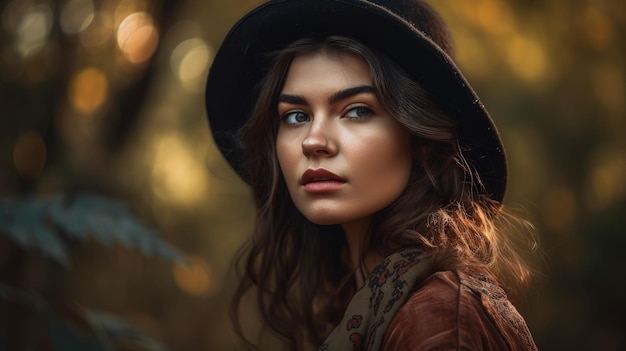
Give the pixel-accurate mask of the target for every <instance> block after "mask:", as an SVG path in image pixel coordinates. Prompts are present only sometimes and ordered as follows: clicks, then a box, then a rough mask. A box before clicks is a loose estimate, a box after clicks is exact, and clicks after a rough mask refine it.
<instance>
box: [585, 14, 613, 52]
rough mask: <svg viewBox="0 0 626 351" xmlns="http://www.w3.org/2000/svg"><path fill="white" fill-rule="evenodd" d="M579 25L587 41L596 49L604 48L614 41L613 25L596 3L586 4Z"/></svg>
mask: <svg viewBox="0 0 626 351" xmlns="http://www.w3.org/2000/svg"><path fill="white" fill-rule="evenodd" d="M581 27H582V28H583V30H584V34H585V36H586V38H587V41H588V42H589V44H590V45H591V47H593V48H594V49H595V50H597V51H603V50H606V49H607V48H608V47H609V46H610V45H611V44H612V43H613V41H614V36H615V34H614V29H613V25H612V24H611V21H610V20H609V18H608V17H607V15H606V14H605V13H604V12H603V11H602V10H601V9H600V8H599V7H597V6H596V5H592V4H589V5H587V8H586V9H585V10H584V12H583V16H582V23H581Z"/></svg>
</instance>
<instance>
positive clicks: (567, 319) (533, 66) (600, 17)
mask: <svg viewBox="0 0 626 351" xmlns="http://www.w3.org/2000/svg"><path fill="white" fill-rule="evenodd" d="M261 2H262V1H261V0H232V1H222V0H180V1H166V0H160V1H158V0H154V1H149V0H12V1H6V0H5V1H4V2H1V3H0V14H1V16H2V17H1V21H2V23H1V26H0V43H1V44H0V198H6V199H12V200H11V201H13V203H21V204H24V205H25V204H26V203H28V201H29V200H28V199H29V196H37V197H39V198H41V197H43V198H46V197H48V198H49V196H51V194H59V193H67V194H75V193H76V194H78V193H80V194H100V195H103V196H107V197H109V198H115V199H119V200H120V201H122V202H124V203H127V204H128V206H129V208H130V209H132V211H133V212H134V213H136V214H137V215H138V216H139V218H140V219H141V222H145V223H148V226H149V227H152V228H155V229H156V232H158V233H159V235H160V237H161V238H162V240H164V241H165V242H167V243H169V244H170V245H174V246H175V247H177V248H179V249H180V250H181V251H182V252H184V256H185V261H186V264H185V265H181V264H174V265H173V266H172V265H169V264H168V265H164V264H161V263H158V262H155V261H154V260H148V259H147V258H144V257H143V256H141V255H133V254H130V253H129V252H128V250H125V249H123V248H122V247H121V245H117V246H112V247H103V246H102V245H81V246H80V247H79V248H78V249H77V250H73V251H72V255H71V262H72V266H71V269H70V270H65V269H62V265H58V264H56V263H52V262H54V259H53V260H49V259H44V257H41V258H37V259H35V258H34V257H32V260H33V261H29V263H28V264H27V265H25V266H23V267H22V269H20V270H19V271H16V272H14V273H13V274H14V276H15V277H21V278H22V279H26V278H27V277H31V278H28V279H31V280H32V276H33V274H34V273H33V272H37V271H38V270H41V269H44V268H45V269H44V270H50V271H54V272H57V273H55V274H54V276H55V277H58V279H57V280H56V281H58V286H57V287H55V288H54V289H51V291H56V292H57V293H59V294H62V295H63V296H62V297H63V300H66V301H77V303H78V304H79V305H82V306H87V307H88V308H89V309H90V310H103V311H107V312H110V313H113V314H115V315H119V316H121V317H123V319H124V320H127V321H129V322H130V323H132V325H136V326H137V327H139V328H140V329H141V330H145V331H146V332H147V333H148V335H150V336H151V337H152V338H154V339H155V340H158V341H159V342H162V343H163V345H166V346H167V347H168V348H171V349H174V350H181V351H182V350H197V349H199V348H202V349H218V350H237V349H239V347H238V343H237V341H236V340H235V339H234V336H233V333H232V331H231V330H230V327H229V324H228V321H227V311H226V307H225V306H226V303H225V302H226V301H228V300H229V298H230V296H231V293H232V288H233V280H232V277H231V275H232V273H231V271H230V266H229V264H230V260H231V258H232V256H233V254H234V252H235V250H236V249H237V247H238V246H239V245H240V244H241V243H242V241H243V240H244V238H245V237H246V236H247V235H248V233H249V230H250V227H251V226H252V220H253V218H254V210H253V207H252V204H251V201H250V197H249V193H248V190H247V189H246V187H245V185H244V184H243V183H242V182H241V181H240V180H239V179H237V177H236V176H235V175H234V173H233V172H232V170H231V169H230V168H229V167H228V165H226V164H225V162H224V161H223V159H222V157H221V156H220V155H219V153H218V152H217V150H216V148H215V146H214V145H213V143H212V140H211V137H210V133H209V129H208V128H207V127H208V126H207V122H206V116H205V112H204V102H203V84H204V80H205V78H206V73H207V69H208V67H209V66H210V62H211V59H212V56H213V54H214V52H215V48H217V47H218V45H219V43H220V41H221V40H222V38H223V37H224V36H225V35H226V33H227V31H228V29H229V28H230V26H232V24H234V23H235V21H236V20H237V19H238V18H239V17H240V16H241V15H243V14H244V13H245V12H246V11H247V10H249V9H251V8H252V7H253V6H255V5H257V4H259V3H261ZM431 3H432V4H433V6H435V7H436V8H437V9H438V10H440V12H441V14H442V16H443V17H444V19H446V20H447V21H448V23H449V24H450V28H451V30H452V33H453V36H454V38H455V41H456V48H457V50H456V51H457V62H458V64H459V66H460V68H461V69H462V71H463V72H464V73H465V75H466V76H467V78H468V80H469V81H470V82H471V83H472V85H473V87H474V88H475V89H476V90H477V92H478V94H479V95H480V96H481V98H482V100H483V103H484V104H485V105H486V106H487V108H488V110H489V111H490V113H491V114H492V116H493V117H494V119H495V120H496V123H497V125H498V126H499V130H500V132H501V133H502V136H503V139H504V144H505V147H506V149H507V154H508V157H509V168H510V182H509V188H508V189H509V190H508V193H507V196H506V199H505V204H506V205H507V206H508V207H510V208H513V209H515V210H518V209H519V211H520V212H522V213H523V214H524V216H526V217H528V218H529V219H530V220H531V221H532V222H533V223H534V224H535V225H536V227H537V229H538V233H539V235H540V241H541V245H540V246H541V249H542V251H543V253H544V254H543V256H542V257H539V258H538V259H537V262H536V267H537V270H538V271H539V274H538V279H537V280H536V282H535V285H534V288H533V289H532V290H531V292H530V293H529V294H528V296H527V298H526V300H525V301H523V302H522V303H521V304H520V305H519V306H518V307H519V308H520V310H521V311H522V313H523V314H524V316H525V317H526V318H527V321H528V324H529V326H530V328H531V330H532V331H533V334H534V336H535V338H536V341H537V344H538V346H539V348H540V349H549V350H550V349H568V350H622V349H626V336H625V335H624V333H623V331H624V330H626V323H625V322H624V319H623V316H624V314H625V313H626V299H625V298H624V296H626V273H624V270H623V269H621V268H622V267H623V266H624V264H626V259H625V258H624V255H623V254H622V253H621V250H620V248H622V247H624V246H626V235H624V234H626V233H625V232H624V228H625V225H626V223H624V213H626V113H625V110H626V99H625V97H626V72H625V70H626V67H625V66H624V62H626V58H625V53H626V47H624V46H625V44H626V40H624V39H625V38H624V33H626V31H625V28H624V27H625V25H626V3H625V2H623V1H611V0H580V1H569V2H554V1H553V2H540V1H536V0H530V1H529V0H463V1H458V0H439V1H431ZM33 204H34V203H33ZM40 205H41V206H43V204H40ZM75 210H77V211H78V212H76V214H77V215H78V214H79V213H81V211H82V212H83V213H85V212H90V211H89V210H87V209H84V210H83V209H81V210H78V209H75ZM94 210H96V208H94ZM41 211H43V208H41ZM65 211H66V212H64V215H65V217H63V218H65V219H66V220H67V222H65V223H66V224H70V225H77V226H79V225H80V226H82V227H81V228H80V229H81V230H84V229H88V228H92V227H93V226H91V225H90V224H88V222H84V221H83V222H74V221H73V220H71V218H72V216H73V215H70V213H74V212H72V211H68V210H67V208H66V209H65ZM105 212H106V211H105ZM34 213H35V212H33V214H32V215H34ZM81 218H83V219H84V217H81ZM107 218H108V217H107ZM61 222H63V221H61ZM114 223H115V225H116V226H117V225H119V224H121V223H120V222H117V221H111V222H109V224H110V225H113V224H114ZM127 224H128V223H127ZM29 225H31V226H35V227H38V228H39V229H41V228H45V226H44V224H42V223H40V222H36V221H35V222H34V223H32V224H29ZM77 229H78V228H77ZM102 229H104V227H103V228H102ZM42 233H44V232H43V231H41V232H40V235H44V234H42ZM81 233H87V232H86V231H81ZM97 235H98V233H97V232H95V231H93V230H92V231H91V237H92V238H94V239H96V240H97V238H98V236H97ZM52 238H53V236H51V235H50V233H48V235H47V236H45V237H41V238H40V239H42V240H48V241H49V242H55V241H54V239H52ZM108 238H111V240H113V237H108ZM120 243H125V242H124V241H121V242H120ZM133 243H137V242H133ZM58 245H59V244H58V243H57V246H56V248H55V246H52V245H51V246H46V247H45V248H43V249H44V251H43V252H46V253H47V255H48V257H53V258H54V257H56V258H57V260H62V258H60V257H63V251H62V250H59V246H58ZM7 247H8V246H7V245H6V243H4V244H0V266H1V265H3V264H6V260H7V258H6V257H8V256H9V253H10V252H9V251H7V250H8V249H7ZM29 247H31V246H29ZM134 247H137V245H136V244H135V245H134ZM33 267H38V268H37V269H35V268H33ZM42 267H43V268H42ZM29 272H30V273H29ZM46 274H50V273H46ZM35 276H37V275H36V274H35ZM44 276H45V274H44ZM28 279H27V280H28ZM35 281H36V280H35ZM5 312H6V311H5V310H3V311H2V313H3V315H2V316H1V318H2V320H3V323H6V317H5V316H4V313H5ZM255 320H256V319H255V315H254V313H252V312H251V315H250V325H249V327H250V328H252V329H254V328H255V323H256V322H255ZM29 330H30V329H29Z"/></svg>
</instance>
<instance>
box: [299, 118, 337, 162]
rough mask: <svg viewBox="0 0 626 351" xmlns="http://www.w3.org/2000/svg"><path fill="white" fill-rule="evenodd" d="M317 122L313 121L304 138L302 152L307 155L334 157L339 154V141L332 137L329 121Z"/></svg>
mask: <svg viewBox="0 0 626 351" xmlns="http://www.w3.org/2000/svg"><path fill="white" fill-rule="evenodd" d="M318 121H319V120H318ZM316 122H317V121H316ZM316 122H313V123H311V125H310V128H309V130H308V133H307V134H306V136H305V137H304V139H303V140H302V153H304V155H305V156H307V157H332V156H334V155H335V154H337V143H336V142H335V140H334V138H333V137H332V131H331V127H330V126H329V125H328V124H327V123H322V122H318V123H316Z"/></svg>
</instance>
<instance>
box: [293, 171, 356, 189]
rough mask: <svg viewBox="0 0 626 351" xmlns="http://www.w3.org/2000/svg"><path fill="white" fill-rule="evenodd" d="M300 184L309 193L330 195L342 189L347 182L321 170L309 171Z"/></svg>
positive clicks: (303, 175) (305, 173)
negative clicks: (329, 193)
mask: <svg viewBox="0 0 626 351" xmlns="http://www.w3.org/2000/svg"><path fill="white" fill-rule="evenodd" d="M300 183H301V184H302V185H303V186H304V190H305V191H306V192H308V193H328V192H332V191H335V190H338V189H339V188H341V187H342V186H343V185H344V184H345V183H346V180H345V179H344V178H342V177H340V176H338V175H336V174H335V173H333V172H331V171H328V170H325V169H323V168H320V169H307V170H306V171H305V172H304V174H302V179H301V181H300Z"/></svg>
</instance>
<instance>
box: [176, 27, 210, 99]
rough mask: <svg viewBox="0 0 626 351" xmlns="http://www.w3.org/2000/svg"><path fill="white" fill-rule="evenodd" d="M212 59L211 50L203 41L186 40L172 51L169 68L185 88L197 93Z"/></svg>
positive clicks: (202, 85)
mask: <svg viewBox="0 0 626 351" xmlns="http://www.w3.org/2000/svg"><path fill="white" fill-rule="evenodd" d="M212 58H213V49H212V48H211V47H209V46H208V44H207V43H206V42H205V41H204V40H202V39H198V38H192V39H187V40H185V41H183V42H181V43H180V44H179V45H178V46H177V47H176V48H175V49H174V50H173V51H172V54H171V56H170V67H171V69H172V72H173V73H174V74H175V75H176V77H177V78H178V79H179V80H180V82H181V83H182V84H183V86H184V87H185V88H187V89H188V90H190V91H196V92H199V91H201V90H202V89H203V88H204V84H203V83H204V80H205V76H206V73H207V71H208V67H209V63H210V61H211V60H212Z"/></svg>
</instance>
